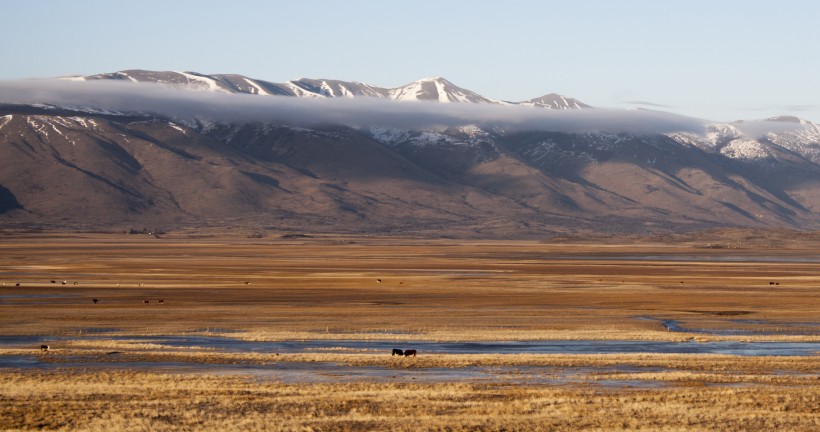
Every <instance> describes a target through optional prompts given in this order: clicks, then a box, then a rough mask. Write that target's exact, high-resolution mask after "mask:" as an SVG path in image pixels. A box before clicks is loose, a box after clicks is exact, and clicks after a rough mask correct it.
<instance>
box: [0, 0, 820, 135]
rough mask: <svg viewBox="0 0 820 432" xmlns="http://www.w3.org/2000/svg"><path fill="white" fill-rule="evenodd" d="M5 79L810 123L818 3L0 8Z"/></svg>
mask: <svg viewBox="0 0 820 432" xmlns="http://www.w3.org/2000/svg"><path fill="white" fill-rule="evenodd" d="M0 5H2V6H3V8H2V10H3V13H2V15H0V40H1V41H2V44H3V46H4V55H3V64H2V68H0V79H19V78H31V77H51V76H61V75H74V74H83V75H85V74H94V73H101V72H113V71H117V70H123V69H134V68H138V69H152V70H189V71H196V72H202V73H238V74H242V75H247V76H250V77H253V78H258V79H265V80H269V81H274V82H282V81H286V80H289V79H296V78H301V77H308V78H334V79H342V80H355V81H360V82H366V83H369V84H373V85H378V86H384V87H395V86H399V85H403V84H406V83H408V82H411V81H414V80H416V79H419V78H425V77H431V76H443V77H445V78H447V79H449V80H450V81H452V82H454V83H455V84H456V85H459V86H461V87H465V88H467V89H470V90H473V91H476V92H478V93H480V94H483V95H485V96H488V97H491V98H496V99H504V100H512V101H517V100H524V99H530V98H533V97H537V96H540V95H542V94H546V93H551V92H557V93H561V94H564V95H568V96H572V97H576V98H578V99H580V100H581V101H583V102H586V103H588V104H591V105H594V106H601V107H615V108H630V107H636V106H642V107H645V108H654V109H660V110H665V111H670V112H676V113H681V114H686V115H691V116H696V117H703V118H708V119H713V120H719V121H729V120H735V119H740V118H744V119H755V118H763V117H767V116H771V115H776V114H791V115H797V116H799V117H802V118H807V119H810V120H812V121H815V122H820V86H818V80H819V79H818V77H820V56H818V55H817V52H818V48H817V46H818V44H819V43H820V25H818V21H820V20H819V19H820V2H815V1H811V0H806V1H796V0H781V1H778V2H772V1H754V0H751V1H750V0H747V1H734V0H725V1H720V0H712V1H701V0H688V1H672V0H670V1H659V0H655V1H638V0H619V1H605V0H600V1H584V0H577V1H571V2H570V1H560V2H558V1H517V2H516V1H510V2H503V3H502V2H478V1H442V0H439V1H407V2H401V1H393V2H388V1H375V0H374V1H362V0H347V1H344V2H341V1H321V0H314V1H311V2H277V1H243V0H232V1H231V2H224V1H222V2H211V1H207V0H200V1H196V2H195V1H185V0H174V1H168V0H164V1H154V0H142V1H139V2H118V1H113V0H108V1H98V0H83V1H79V2H70V1H56V0H51V1H48V0H40V1H32V2H21V1H11V0H8V1H2V0H0Z"/></svg>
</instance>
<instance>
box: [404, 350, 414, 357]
mask: <svg viewBox="0 0 820 432" xmlns="http://www.w3.org/2000/svg"><path fill="white" fill-rule="evenodd" d="M404 356H405V357H410V356H413V357H415V356H416V350H404Z"/></svg>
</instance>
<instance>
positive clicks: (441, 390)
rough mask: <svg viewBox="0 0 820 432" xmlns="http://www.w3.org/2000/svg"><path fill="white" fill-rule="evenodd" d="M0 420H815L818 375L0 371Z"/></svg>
mask: <svg viewBox="0 0 820 432" xmlns="http://www.w3.org/2000/svg"><path fill="white" fill-rule="evenodd" d="M0 400H2V402H3V403H2V409H0V428H3V429H37V428H41V429H71V430H88V431H95V430H104V431H111V430H123V431H129V430H225V431H231V430H331V431H333V430H522V431H523V430H527V431H529V430H603V431H606V430H660V431H710V430H712V431H772V430H789V431H815V430H818V428H820V414H818V411H817V408H818V403H820V390H819V388H818V386H816V385H805V386H799V385H798V386H794V385H788V386H780V385H758V386H754V387H751V388H733V387H710V386H705V385H703V383H702V382H698V381H693V382H691V383H689V385H682V386H676V387H674V388H670V389H665V390H663V391H657V390H647V389H608V388H600V387H584V386H580V387H579V386H527V385H515V386H511V385H499V384H466V383H438V384H404V383H401V384H395V383H347V384H296V385H288V384H281V383H277V382H270V381H259V380H253V379H247V378H241V377H217V376H190V375H167V374H152V373H143V372H101V373H94V374H89V373H65V372H55V373H6V374H3V375H0Z"/></svg>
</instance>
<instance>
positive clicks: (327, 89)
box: [320, 81, 336, 97]
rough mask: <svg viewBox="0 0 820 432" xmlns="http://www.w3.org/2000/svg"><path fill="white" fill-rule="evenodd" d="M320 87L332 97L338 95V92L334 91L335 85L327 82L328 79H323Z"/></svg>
mask: <svg viewBox="0 0 820 432" xmlns="http://www.w3.org/2000/svg"><path fill="white" fill-rule="evenodd" d="M320 87H321V89H322V93H324V94H326V95H328V96H330V97H334V96H336V93H335V92H334V91H333V87H331V86H330V85H329V84H328V83H327V81H322V85H321V86H320Z"/></svg>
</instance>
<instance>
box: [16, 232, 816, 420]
mask: <svg viewBox="0 0 820 432" xmlns="http://www.w3.org/2000/svg"><path fill="white" fill-rule="evenodd" d="M161 237H162V238H156V237H153V236H138V235H115V234H86V235H56V234H25V233H5V234H3V235H0V283H2V284H3V286H0V335H43V336H51V335H63V336H65V335H84V334H88V333H94V334H97V335H103V334H105V335H111V336H114V335H122V336H128V335H174V334H200V333H208V334H212V333H217V334H219V333H226V334H230V335H231V336H232V337H241V338H246V339H250V340H287V339H343V338H346V339H394V340H396V341H397V343H398V342H400V341H410V340H440V341H464V340H553V339H612V340H621V339H641V340H672V341H685V340H687V339H689V338H691V337H693V335H694V334H692V333H686V332H673V331H669V330H668V328H667V327H665V325H664V322H665V321H668V320H674V321H675V322H676V323H677V325H679V326H682V327H684V328H687V329H693V330H709V331H712V332H713V334H697V335H696V336H697V337H698V338H700V339H709V340H717V339H726V340H751V339H754V340H786V341H792V340H814V341H817V340H820V327H818V315H817V311H818V310H820V279H818V274H820V272H819V271H820V263H818V262H814V260H813V259H816V258H817V257H818V252H817V251H819V250H820V248H818V247H819V246H820V241H818V239H817V238H815V237H814V236H812V235H804V234H798V235H795V234H793V233H763V234H754V235H752V234H748V233H743V232H736V233H733V232H724V233H712V234H701V235H699V236H696V237H690V238H686V239H676V238H654V239H637V240H636V239H622V240H619V241H613V240H594V239H588V240H583V241H581V240H578V239H574V240H572V241H552V242H538V241H478V240H465V241H461V240H450V239H438V240H429V239H428V240H421V239H395V238H373V237H370V238H345V237H328V236H316V237H290V238H281V237H276V238H274V237H269V238H249V237H241V236H192V235H184V234H176V235H163V236H161ZM807 258H813V259H807ZM51 281H54V283H52V282H51ZM63 281H66V284H65V285H63V284H62V282H63ZM75 282H76V285H75ZM17 284H19V286H17ZM92 299H97V300H98V302H97V303H96V304H94V303H92ZM160 299H161V300H163V303H162V304H160V303H158V300H160ZM146 300H147V301H148V302H149V303H148V304H145V303H144V302H145V301H146ZM52 348H53V352H52V353H50V354H48V355H49V356H51V357H50V360H49V361H54V362H59V361H61V360H60V359H61V358H62V359H67V358H79V357H83V356H85V357H87V358H92V359H98V360H100V361H112V362H117V361H122V362H131V363H133V362H144V363H146V364H150V363H151V362H156V361H182V362H191V363H200V364H201V363H215V364H216V363H219V364H226V363H246V364H258V365H265V364H270V363H271V362H301V363H304V362H333V363H339V364H348V365H355V366H377V367H386V368H390V367H393V368H463V367H469V366H481V367H502V366H514V367H520V366H532V367H549V368H581V367H592V368H596V369H594V370H590V371H587V372H584V374H583V376H582V378H581V379H580V381H578V382H571V383H562V384H554V385H549V384H528V383H521V382H516V383H510V382H503V380H499V382H462V381H453V382H416V383H408V382H376V381H373V382H325V383H299V384H291V383H283V382H277V381H275V380H266V379H260V378H258V377H248V376H220V375H209V374H196V375H190V374H185V375H178V374H172V373H163V372H156V371H151V369H150V368H137V369H133V370H128V369H126V370H119V369H118V370H104V371H103V372H99V371H97V372H93V373H92V372H88V371H81V370H80V371H78V370H74V369H70V368H68V369H55V370H48V371H38V370H31V369H22V370H5V371H2V372H0V402H1V403H0V406H1V407H2V408H0V428H3V429H33V428H40V427H42V428H47V429H60V428H65V429H82V430H96V429H104V430H138V429H155V430H159V429H223V430H232V429H234V430H235V429H242V430H248V429H272V430H300V429H302V430H311V429H313V430H346V429H359V430H416V429H433V430H477V429H507V430H535V429H544V430H616V429H617V430H623V429H632V430H636V429H642V428H643V429H648V430H775V429H778V430H806V431H808V430H817V429H818V428H820V415H819V414H817V413H818V412H820V390H818V387H820V386H818V385H817V384H818V374H820V359H819V358H818V357H817V356H808V357H794V358H789V357H765V358H751V357H734V356H713V355H659V354H624V355H575V356H572V355H493V354H476V355H449V354H437V355H425V354H424V353H420V356H419V357H418V358H415V359H403V360H401V362H402V363H396V361H395V360H393V359H391V358H390V357H389V356H388V355H386V354H381V353H372V352H351V353H345V352H328V353H314V354H309V353H308V354H283V355H281V356H277V357H273V356H272V355H270V354H255V353H224V352H218V351H209V350H201V351H197V350H193V351H192V350H185V351H183V350H175V349H172V348H169V347H165V346H157V345H152V344H150V343H146V344H143V345H140V344H137V343H133V342H128V341H121V340H119V341H118V340H113V339H111V340H107V339H105V338H103V339H99V340H94V341H88V340H77V341H65V342H61V345H55V346H53V347H52ZM26 349H27V348H17V349H4V350H0V355H8V356H13V355H25V354H26V353H28V351H26ZM112 350H117V351H119V352H120V354H119V355H118V356H116V359H114V360H110V359H108V357H106V353H107V352H110V351H112ZM623 366H629V367H631V368H633V369H634V370H633V369H630V370H627V371H623V370H621V371H620V372H617V373H614V372H613V373H608V372H607V371H606V368H610V367H612V368H614V367H623ZM647 368H648V369H647ZM550 370H551V371H552V370H553V369H550ZM550 373H552V372H550ZM600 379H604V380H612V379H625V380H638V381H646V382H652V383H661V384H663V386H661V387H656V386H649V387H642V386H638V387H637V388H636V387H628V388H622V387H618V386H609V385H606V386H601V385H596V384H595V383H596V381H598V380H600Z"/></svg>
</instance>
